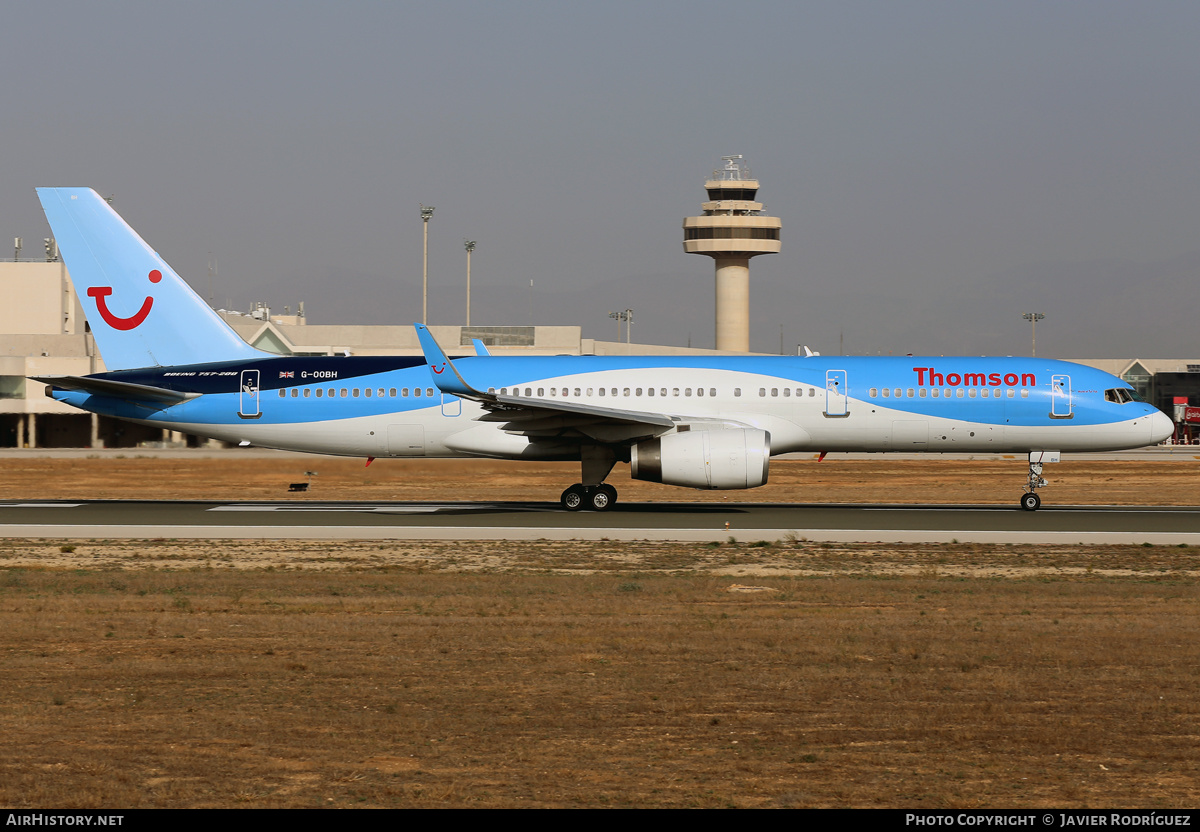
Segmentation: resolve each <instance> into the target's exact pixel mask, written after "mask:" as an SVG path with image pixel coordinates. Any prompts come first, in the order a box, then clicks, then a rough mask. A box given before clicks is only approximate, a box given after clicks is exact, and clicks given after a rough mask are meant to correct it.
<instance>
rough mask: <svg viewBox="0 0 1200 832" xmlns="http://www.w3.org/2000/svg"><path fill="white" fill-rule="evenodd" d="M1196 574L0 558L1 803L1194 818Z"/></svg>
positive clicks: (68, 486) (1084, 562) (1117, 497)
mask: <svg viewBox="0 0 1200 832" xmlns="http://www.w3.org/2000/svg"><path fill="white" fill-rule="evenodd" d="M1023 468H1024V465H1023V463H1022V461H1021V460H1014V461H1005V462H962V461H956V462H949V461H937V462H934V463H911V464H910V463H907V462H902V461H901V462H883V461H879V462H877V461H870V462H857V461H838V462H836V463H835V464H830V461H829V460H827V461H826V462H822V463H819V464H818V463H816V462H815V461H796V462H784V463H783V464H778V465H773V466H772V484H771V485H770V486H768V487H767V488H764V489H758V490H757V491H754V492H746V493H739V492H734V493H732V494H721V493H707V494H706V493H703V492H691V491H680V490H678V489H663V488H659V487H656V486H651V485H645V484H641V483H630V482H628V481H627V475H626V474H625V473H624V472H622V471H621V470H620V468H619V469H618V473H619V476H618V478H617V481H616V484H617V487H618V488H621V489H622V497H623V499H630V500H658V499H685V500H692V499H725V498H730V499H754V500H767V499H785V500H794V501H803V502H821V501H830V502H842V501H847V502H849V501H860V500H873V501H874V500H878V501H884V502H893V501H894V502H905V501H929V502H937V503H952V502H964V503H971V502H989V501H999V502H1009V501H1010V499H1012V498H1014V497H1015V494H1016V493H1018V492H1019V490H1020V489H1019V484H1020V479H1021V477H1022V476H1023ZM575 469H576V466H557V465H544V466H539V465H529V464H523V465H522V464H513V465H510V464H505V463H491V462H481V463H461V462H436V463H433V464H429V463H410V462H402V463H395V462H392V463H385V462H384V461H379V462H376V463H375V464H374V465H372V466H371V467H370V468H369V469H364V468H363V467H362V463H361V462H355V461H351V460H326V459H308V458H280V459H254V458H250V459H235V460H228V461H226V460H224V459H196V460H190V459H189V460H171V459H136V458H132V457H130V458H126V459H105V460H100V459H96V460H91V459H86V460H53V459H36V460H28V459H5V460H3V462H2V465H0V470H3V472H4V476H3V478H2V482H0V498H3V499H13V498H17V499H48V498H68V499H71V498H79V497H97V496H107V497H116V498H139V499H141V498H146V497H152V498H164V499H165V498H175V497H185V498H190V499H200V498H215V499H232V498H245V499H270V500H278V499H282V498H284V497H285V496H287V492H286V490H285V489H286V487H287V484H288V483H289V482H291V481H296V480H303V479H304V476H303V472H304V470H316V471H318V472H319V473H318V475H317V476H315V477H313V478H312V483H313V492H312V494H311V495H309V496H308V498H309V499H348V500H361V499H399V500H426V499H430V500H446V499H488V500H491V499H496V500H538V501H545V500H548V499H550V500H552V499H554V498H555V497H556V496H557V493H558V491H560V490H561V488H562V484H563V483H564V482H571V481H573V474H574V472H575ZM627 470H628V469H627V468H626V469H624V471H627ZM1191 471H1192V466H1191V465H1190V464H1187V463H1158V464H1154V463H1145V462H1120V463H1116V462H1101V463H1062V464H1060V465H1059V466H1058V468H1057V470H1052V471H1050V472H1049V475H1050V478H1051V479H1052V480H1053V484H1052V487H1051V489H1048V491H1047V495H1048V497H1047V499H1050V497H1049V495H1050V494H1053V495H1054V499H1055V500H1056V501H1058V502H1060V503H1066V502H1081V503H1130V504H1152V503H1155V502H1167V503H1180V504H1191V505H1197V504H1200V499H1197V498H1198V497H1200V494H1198V493H1197V485H1196V483H1195V482H1194V481H1193V480H1194V479H1195V477H1194V475H1193V474H1192V473H1191ZM623 478H624V482H622V479H623ZM548 495H549V496H548ZM292 496H293V497H294V496H295V495H292ZM1198 555H1200V548H1196V547H1165V546H1149V545H1146V546H1033V545H1030V546H1019V545H982V544H981V545H940V544H928V545H916V544H913V545H903V544H897V545H880V544H829V543H812V542H806V541H803V540H796V539H787V538H785V539H782V540H762V541H754V540H746V541H739V542H726V543H722V544H698V543H691V544H688V543H667V542H635V543H619V542H612V541H594V542H583V541H566V542H548V541H528V542H525V541H495V542H488V541H464V542H435V541H386V542H383V541H351V542H342V541H176V540H155V541H44V540H38V541H30V540H18V539H5V540H0V625H2V626H3V635H2V636H0V661H2V662H3V667H4V673H3V674H0V736H3V737H4V738H5V751H6V753H5V755H3V757H2V758H0V805H6V806H9V807H13V808H18V807H31V808H57V809H68V808H75V807H78V808H125V807H216V806H220V807H247V808H252V807H347V808H349V807H388V808H398V807H435V806H437V807H442V806H445V807H452V806H453V807H466V806H470V807H476V806H478V807H518V806H519V807H526V806H528V807H542V806H545V807H576V806H578V807H585V806H586V807H592V806H639V807H641V806H646V807H660V806H661V807H747V808H749V807H842V806H862V807H895V808H915V809H922V808H924V809H934V808H1145V809H1168V808H1187V807H1194V806H1195V805H1197V801H1198V800H1200V786H1198V785H1197V784H1198V783H1200V750H1198V749H1200V743H1198V742H1197V738H1198V737H1200V700H1197V698H1196V696H1195V689H1196V677H1197V672H1198V669H1200V591H1198V590H1200V557H1198Z"/></svg>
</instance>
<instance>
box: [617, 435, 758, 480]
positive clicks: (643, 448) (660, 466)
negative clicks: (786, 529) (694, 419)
mask: <svg viewBox="0 0 1200 832" xmlns="http://www.w3.org/2000/svg"><path fill="white" fill-rule="evenodd" d="M629 456H630V459H629V465H630V468H631V469H632V474H633V478H634V479H635V480H646V481H647V482H661V483H665V484H666V485H682V486H685V487H687V488H722V489H732V488H758V486H760V485H763V484H764V483H766V481H767V469H768V468H769V467H770V464H771V436H770V434H768V433H767V432H766V431H765V430H753V429H750V430H696V431H686V432H684V433H669V434H667V435H666V436H660V437H659V438H657V439H649V440H647V441H645V442H639V443H638V444H636V445H634V446H633V447H632V448H631V449H630V454H629Z"/></svg>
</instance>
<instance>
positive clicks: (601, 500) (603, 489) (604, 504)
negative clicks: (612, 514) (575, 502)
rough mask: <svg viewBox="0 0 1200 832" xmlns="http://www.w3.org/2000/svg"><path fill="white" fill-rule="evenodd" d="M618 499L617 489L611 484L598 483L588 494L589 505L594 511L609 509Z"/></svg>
mask: <svg viewBox="0 0 1200 832" xmlns="http://www.w3.org/2000/svg"><path fill="white" fill-rule="evenodd" d="M616 501H617V489H615V488H613V487H612V486H611V485H598V486H596V487H595V488H593V489H592V491H591V493H590V494H588V505H589V507H590V508H591V509H592V511H608V510H609V509H610V508H612V507H613V503H615V502H616Z"/></svg>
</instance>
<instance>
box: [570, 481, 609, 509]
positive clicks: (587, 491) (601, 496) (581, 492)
mask: <svg viewBox="0 0 1200 832" xmlns="http://www.w3.org/2000/svg"><path fill="white" fill-rule="evenodd" d="M616 503H617V489H615V488H613V487H612V486H611V485H609V484H608V483H606V482H602V483H600V484H599V485H583V484H582V483H576V484H575V485H572V486H571V487H570V488H568V489H567V490H566V491H564V492H563V493H562V507H563V508H565V509H566V510H567V511H579V510H581V509H587V510H590V511H608V510H609V509H610V508H612V507H613V506H614V505H616Z"/></svg>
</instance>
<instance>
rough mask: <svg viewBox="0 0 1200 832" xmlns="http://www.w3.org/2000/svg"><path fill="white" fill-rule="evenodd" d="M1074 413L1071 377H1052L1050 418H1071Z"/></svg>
mask: <svg viewBox="0 0 1200 832" xmlns="http://www.w3.org/2000/svg"><path fill="white" fill-rule="evenodd" d="M1073 415H1074V412H1073V411H1072V409H1071V377H1070V376H1066V375H1054V376H1051V377H1050V418H1051V419H1070V418H1071V417H1072V416H1073Z"/></svg>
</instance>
